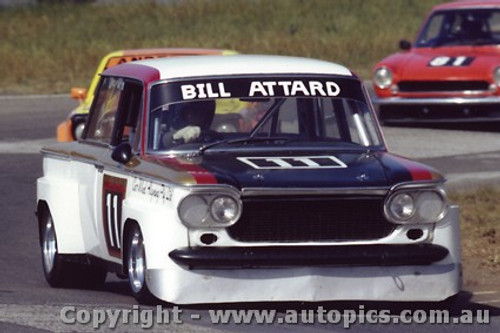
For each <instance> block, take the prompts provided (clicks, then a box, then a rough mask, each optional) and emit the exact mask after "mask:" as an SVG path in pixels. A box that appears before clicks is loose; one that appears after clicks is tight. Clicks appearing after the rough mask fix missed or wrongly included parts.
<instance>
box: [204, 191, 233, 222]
mask: <svg viewBox="0 0 500 333" xmlns="http://www.w3.org/2000/svg"><path fill="white" fill-rule="evenodd" d="M238 212H239V208H238V203H237V202H236V200H234V199H233V198H231V197H229V196H220V197H217V198H215V199H214V200H213V201H212V204H211V205H210V213H211V214H212V218H213V219H214V220H215V222H219V223H225V224H227V223H231V222H232V221H234V220H235V218H236V217H237V216H238Z"/></svg>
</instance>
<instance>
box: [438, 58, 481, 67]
mask: <svg viewBox="0 0 500 333" xmlns="http://www.w3.org/2000/svg"><path fill="white" fill-rule="evenodd" d="M472 61H474V57H465V56H458V57H447V56H439V57H435V58H433V59H432V60H431V61H429V66H430V67H445V66H451V67H463V66H469V65H470V64H471V63H472Z"/></svg>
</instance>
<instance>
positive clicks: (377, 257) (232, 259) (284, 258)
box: [169, 244, 449, 269]
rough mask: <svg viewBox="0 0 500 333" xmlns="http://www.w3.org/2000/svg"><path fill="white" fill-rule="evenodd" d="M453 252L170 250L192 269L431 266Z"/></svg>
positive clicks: (417, 247)
mask: <svg viewBox="0 0 500 333" xmlns="http://www.w3.org/2000/svg"><path fill="white" fill-rule="evenodd" d="M448 253H449V251H448V250H447V249H446V248H445V247H443V246H440V245H434V244H392V245H380V244H378V245H349V246H342V245H341V246H300V247H297V246H293V247H292V246H264V247H195V248H181V249H176V250H174V251H172V252H170V253H169V256H170V258H171V259H172V260H174V261H175V262H176V263H178V264H180V265H185V266H189V267H190V268H212V269H216V268H221V269H224V268H262V267H293V266H306V267H307V266H403V265H430V264H432V263H434V262H438V261H440V260H442V259H444V258H445V257H446V256H447V255H448Z"/></svg>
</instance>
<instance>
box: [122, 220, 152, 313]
mask: <svg viewBox="0 0 500 333" xmlns="http://www.w3.org/2000/svg"><path fill="white" fill-rule="evenodd" d="M127 249H128V251H127V272H128V279H129V284H130V289H131V291H132V294H133V295H134V297H135V298H136V299H137V301H138V302H139V303H143V304H149V303H152V302H153V301H154V299H155V298H154V296H153V295H152V294H151V292H150V291H149V289H148V286H147V283H146V269H147V266H146V251H145V249H144V239H143V237H142V233H141V230H140V228H139V226H137V225H134V227H133V228H132V231H131V233H130V234H129V237H128V247H127Z"/></svg>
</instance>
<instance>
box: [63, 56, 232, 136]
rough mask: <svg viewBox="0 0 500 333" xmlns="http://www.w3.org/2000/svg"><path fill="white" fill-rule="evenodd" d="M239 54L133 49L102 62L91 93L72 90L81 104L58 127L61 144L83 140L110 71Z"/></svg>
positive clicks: (73, 95) (90, 88) (79, 89)
mask: <svg viewBox="0 0 500 333" xmlns="http://www.w3.org/2000/svg"><path fill="white" fill-rule="evenodd" d="M236 53H237V52H235V51H232V50H224V49H203V48H155V49H130V50H119V51H114V52H111V53H109V54H107V55H105V56H104V58H102V60H101V62H100V63H99V66H98V67H97V70H96V72H95V74H94V77H93V78H92V81H91V82H90V86H89V87H88V88H87V89H85V88H79V87H74V88H72V89H71V97H72V98H74V99H78V100H79V101H80V104H79V105H78V106H77V107H76V108H75V109H74V110H72V111H71V112H70V114H69V116H68V117H67V118H66V119H65V120H64V121H63V122H61V123H60V124H59V125H58V126H57V141H59V142H67V141H74V140H78V139H80V138H81V135H82V133H83V129H84V128H85V123H86V121H87V117H88V113H89V109H90V105H91V104H92V100H93V99H94V92H95V90H96V88H97V84H98V82H99V75H100V74H101V72H103V71H104V70H106V69H108V68H111V67H113V66H116V65H119V64H123V63H126V62H131V61H135V60H145V59H153V58H164V57H176V56H193V55H232V54H236Z"/></svg>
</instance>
